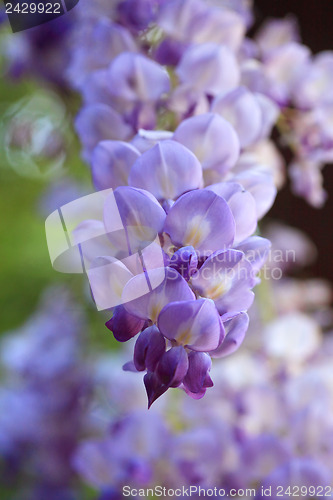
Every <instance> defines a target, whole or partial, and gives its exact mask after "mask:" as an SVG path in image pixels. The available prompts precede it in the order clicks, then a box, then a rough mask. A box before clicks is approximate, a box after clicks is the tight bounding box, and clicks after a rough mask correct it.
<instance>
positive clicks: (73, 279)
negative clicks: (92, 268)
mask: <svg viewBox="0 0 333 500" xmlns="http://www.w3.org/2000/svg"><path fill="white" fill-rule="evenodd" d="M41 85H42V84H41V83H34V82H29V81H26V80H22V81H21V82H20V83H12V82H9V81H8V80H7V79H2V81H1V83H0V96H1V102H0V110H1V126H2V128H3V127H4V126H5V124H4V120H3V118H4V116H5V115H6V111H7V110H8V109H9V108H10V107H11V106H13V104H15V103H17V102H19V101H20V100H21V99H22V98H25V97H28V96H29V95H33V94H34V93H35V92H38V90H39V89H40V88H41ZM44 87H45V84H44ZM51 90H52V89H51ZM62 100H63V102H64V105H65V106H66V109H67V110H68V112H69V113H71V115H70V116H69V123H71V122H72V121H73V117H74V116H75V113H76V111H77V109H78V107H79V101H78V98H77V96H76V95H68V94H66V95H64V96H63V97H62ZM1 132H2V134H1V135H2V136H3V132H4V131H3V130H2V131H1ZM61 176H66V177H68V176H69V177H72V178H75V179H77V180H78V181H80V182H82V183H84V184H85V185H86V186H87V188H88V190H89V189H93V188H92V185H91V179H90V172H89V168H88V167H87V165H85V164H84V162H83V161H82V160H81V158H80V146H79V143H78V140H77V138H76V137H75V134H73V136H72V137H70V138H69V141H68V151H67V158H66V161H65V165H64V167H63V169H62V170H61V175H57V177H56V178H57V179H58V180H59V179H61ZM52 181H53V178H52V177H50V178H49V179H48V178H46V177H40V178H29V177H27V176H21V175H19V173H17V172H16V171H15V170H14V169H13V168H11V165H10V164H9V162H8V161H7V158H6V152H5V151H4V148H3V144H2V154H1V156H0V234H1V245H0V284H1V286H0V310H1V320H0V332H5V331H9V330H12V329H15V328H16V327H18V326H20V325H21V324H22V323H23V322H24V321H25V320H26V319H27V318H28V317H29V315H30V314H31V313H32V312H33V311H34V310H35V308H36V306H37V304H38V300H39V297H40V295H41V293H42V291H43V289H44V288H45V287H47V286H48V285H51V284H57V283H62V284H64V285H66V286H68V287H70V288H71V289H72V291H73V293H74V296H75V297H76V298H77V299H78V300H80V302H81V303H82V304H84V307H85V309H86V313H87V318H88V325H87V326H88V329H89V337H90V338H91V339H92V340H93V341H94V343H95V344H97V345H98V346H99V347H102V348H103V349H104V348H105V349H110V348H112V349H116V348H117V342H116V341H114V339H113V336H112V335H111V334H110V332H108V330H107V329H106V328H105V326H104V322H105V320H106V319H108V318H109V316H110V315H108V314H106V313H103V312H102V313H101V312H97V310H96V308H95V307H94V304H93V302H92V300H91V299H90V298H89V288H88V280H87V278H86V276H84V275H70V274H61V273H58V272H56V271H55V270H54V269H53V268H52V266H51V262H50V258H49V254H48V248H47V243H46V237H45V226H44V224H45V216H44V215H43V214H41V212H40V210H39V207H38V205H39V203H40V199H41V197H42V196H45V193H47V189H48V187H49V186H50V185H51V183H52Z"/></svg>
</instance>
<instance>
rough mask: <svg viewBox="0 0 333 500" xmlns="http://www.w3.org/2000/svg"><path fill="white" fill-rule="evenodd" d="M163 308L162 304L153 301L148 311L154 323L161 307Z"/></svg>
mask: <svg viewBox="0 0 333 500" xmlns="http://www.w3.org/2000/svg"><path fill="white" fill-rule="evenodd" d="M162 308H163V304H161V303H160V302H159V301H157V302H154V303H153V304H152V305H151V307H150V311H149V317H150V319H151V320H152V322H153V323H156V321H157V318H158V315H159V314H160V312H161V309H162Z"/></svg>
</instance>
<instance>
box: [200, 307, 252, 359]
mask: <svg viewBox="0 0 333 500" xmlns="http://www.w3.org/2000/svg"><path fill="white" fill-rule="evenodd" d="M223 326H224V328H225V332H226V336H225V338H224V340H223V342H222V343H221V344H220V345H219V347H218V348H217V349H215V351H211V352H210V353H209V354H210V356H212V358H222V357H224V356H228V355H229V354H232V353H233V352H235V351H237V349H238V348H239V346H240V345H241V343H242V342H243V340H244V337H245V334H246V331H247V329H248V326H249V317H248V315H247V314H246V313H244V312H242V313H240V314H238V315H237V316H235V317H234V318H232V319H230V320H228V321H225V322H223Z"/></svg>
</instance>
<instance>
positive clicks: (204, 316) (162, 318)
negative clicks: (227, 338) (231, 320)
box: [158, 299, 224, 351]
mask: <svg viewBox="0 0 333 500" xmlns="http://www.w3.org/2000/svg"><path fill="white" fill-rule="evenodd" d="M158 327H159V329H160V331H161V332H162V333H163V335H164V336H165V337H166V338H168V339H169V340H174V341H176V342H177V343H178V344H181V345H184V346H186V347H188V348H189V349H192V350H193V351H212V350H214V349H216V348H217V346H218V345H219V343H220V342H221V341H222V339H223V337H224V329H223V326H222V322H221V320H220V317H219V314H218V312H217V309H216V307H215V304H214V302H213V301H212V300H209V299H198V300H194V301H187V302H172V303H171V304H168V305H166V306H165V307H164V308H163V309H162V311H161V312H160V314H159V317H158Z"/></svg>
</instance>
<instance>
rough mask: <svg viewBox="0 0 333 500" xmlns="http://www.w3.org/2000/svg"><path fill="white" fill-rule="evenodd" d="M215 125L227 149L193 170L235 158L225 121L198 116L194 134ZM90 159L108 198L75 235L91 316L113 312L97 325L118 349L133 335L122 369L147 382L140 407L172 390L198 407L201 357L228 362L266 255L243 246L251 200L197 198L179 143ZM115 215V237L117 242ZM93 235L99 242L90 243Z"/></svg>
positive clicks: (254, 240) (226, 193) (217, 188)
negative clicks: (99, 214)
mask: <svg viewBox="0 0 333 500" xmlns="http://www.w3.org/2000/svg"><path fill="white" fill-rule="evenodd" d="M215 116H216V120H217V121H218V122H219V123H221V124H222V125H224V124H225V127H226V131H227V132H228V131H229V133H230V134H231V137H233V135H232V134H234V135H235V143H236V146H235V148H234V151H233V152H228V150H227V145H226V144H225V145H223V146H221V148H220V149H219V150H217V151H216V153H215V157H214V154H213V153H210V152H209V150H208V148H206V149H204V150H203V152H202V157H201V160H202V161H205V158H207V160H206V161H207V162H208V165H209V166H210V168H211V169H214V168H217V169H218V170H219V169H223V168H228V164H229V163H230V162H232V159H231V158H232V155H234V158H237V151H238V149H237V148H238V145H237V137H236V134H235V132H234V131H233V129H232V127H231V126H230V125H228V124H227V122H225V121H224V119H223V118H220V117H218V116H217V115H208V116H207V118H205V117H203V119H204V120H203V126H204V127H205V126H206V125H205V123H206V122H205V120H208V123H210V122H211V120H212V119H215ZM200 123H201V122H200ZM190 125H191V124H190ZM210 130H211V129H209V130H208V132H207V133H210ZM177 137H178V138H179V139H180V138H186V136H185V135H184V136H181V135H180V134H178V132H176V134H175V138H177ZM184 142H186V141H185V140H184ZM230 148H231V150H232V148H233V144H231V145H230ZM193 149H194V150H195V152H196V149H195V148H194V147H193ZM223 152H224V155H223ZM93 158H94V159H93V174H94V179H95V182H96V183H97V185H98V186H102V187H105V188H110V185H111V186H112V187H113V188H114V191H113V190H110V191H106V193H109V194H107V195H106V198H105V201H104V208H103V220H99V221H98V220H92V219H91V220H87V221H84V222H83V223H81V224H80V225H79V226H78V227H77V228H76V229H75V231H74V236H75V237H76V238H77V241H84V242H85V244H83V245H82V252H83V256H84V258H85V261H86V264H87V273H88V277H89V281H90V286H91V290H92V294H93V297H94V299H95V302H96V305H97V307H98V308H99V309H110V310H111V309H113V314H112V317H111V319H110V320H109V321H108V322H107V323H106V326H107V327H108V328H109V329H110V330H111V331H112V332H113V335H114V336H115V338H116V339H117V340H118V341H120V342H126V341H128V340H129V339H131V338H133V337H135V336H136V335H138V334H139V335H138V338H137V341H136V344H135V348H134V358H133V361H132V362H129V363H127V364H126V365H125V367H124V368H125V369H126V370H133V371H139V372H146V374H145V376H144V383H145V387H146V390H147V395H148V402H149V406H150V405H151V404H152V403H153V402H154V401H155V400H156V399H157V398H158V397H159V396H161V395H162V394H163V393H164V392H166V391H167V390H168V389H169V388H174V387H181V388H183V389H184V390H185V391H186V392H187V394H189V395H190V396H191V397H193V398H196V399H197V398H201V397H203V396H204V394H205V392H206V390H207V388H209V387H211V386H212V385H213V382H212V380H211V378H210V369H211V357H222V356H225V355H227V354H229V353H231V352H233V351H235V350H236V349H237V348H238V347H239V345H240V344H241V342H242V340H243V338H244V335H245V332H246V330H247V327H248V317H247V314H246V311H247V309H248V308H249V307H250V306H251V304H252V301H253V298H254V294H253V292H252V288H253V287H254V286H255V285H256V284H257V283H258V278H257V277H256V273H257V272H258V271H259V269H260V267H261V265H262V264H263V262H264V260H265V256H266V255H267V253H268V250H269V247H270V244H269V242H268V240H265V239H263V238H260V237H258V236H252V235H253V233H254V231H255V230H256V226H257V210H256V201H255V199H254V198H253V196H252V195H251V193H250V192H248V191H245V189H244V188H243V187H242V185H241V184H239V183H237V182H232V181H229V182H220V183H217V184H214V185H208V186H207V187H204V176H203V172H204V170H203V167H202V164H201V163H200V161H199V159H198V158H197V156H196V155H195V154H194V152H192V151H191V150H190V149H188V147H186V146H185V145H183V144H182V143H181V142H179V141H175V140H170V139H166V140H163V141H159V142H157V143H156V144H155V145H153V146H152V147H150V148H148V149H147V150H146V151H145V152H143V153H142V154H141V153H140V152H139V150H137V149H136V148H135V147H134V146H131V145H127V144H126V143H123V142H117V141H110V142H108V141H105V142H103V143H101V144H100V145H99V146H98V147H97V148H96V150H95V152H94V154H93ZM234 161H235V160H234ZM223 163H224V165H225V167H223ZM126 177H127V179H126V180H125V178H126ZM125 182H126V183H127V184H128V185H127V186H124V185H118V186H117V184H121V183H125ZM109 183H110V184H109ZM115 207H117V210H118V211H119V220H120V221H121V226H122V229H119V230H116V231H115V230H114V223H115V222H114V221H115ZM100 226H103V227H104V231H102V232H104V234H105V236H104V238H102V239H100V238H93V235H94V231H95V230H96V228H97V227H100ZM89 238H90V241H89Z"/></svg>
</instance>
